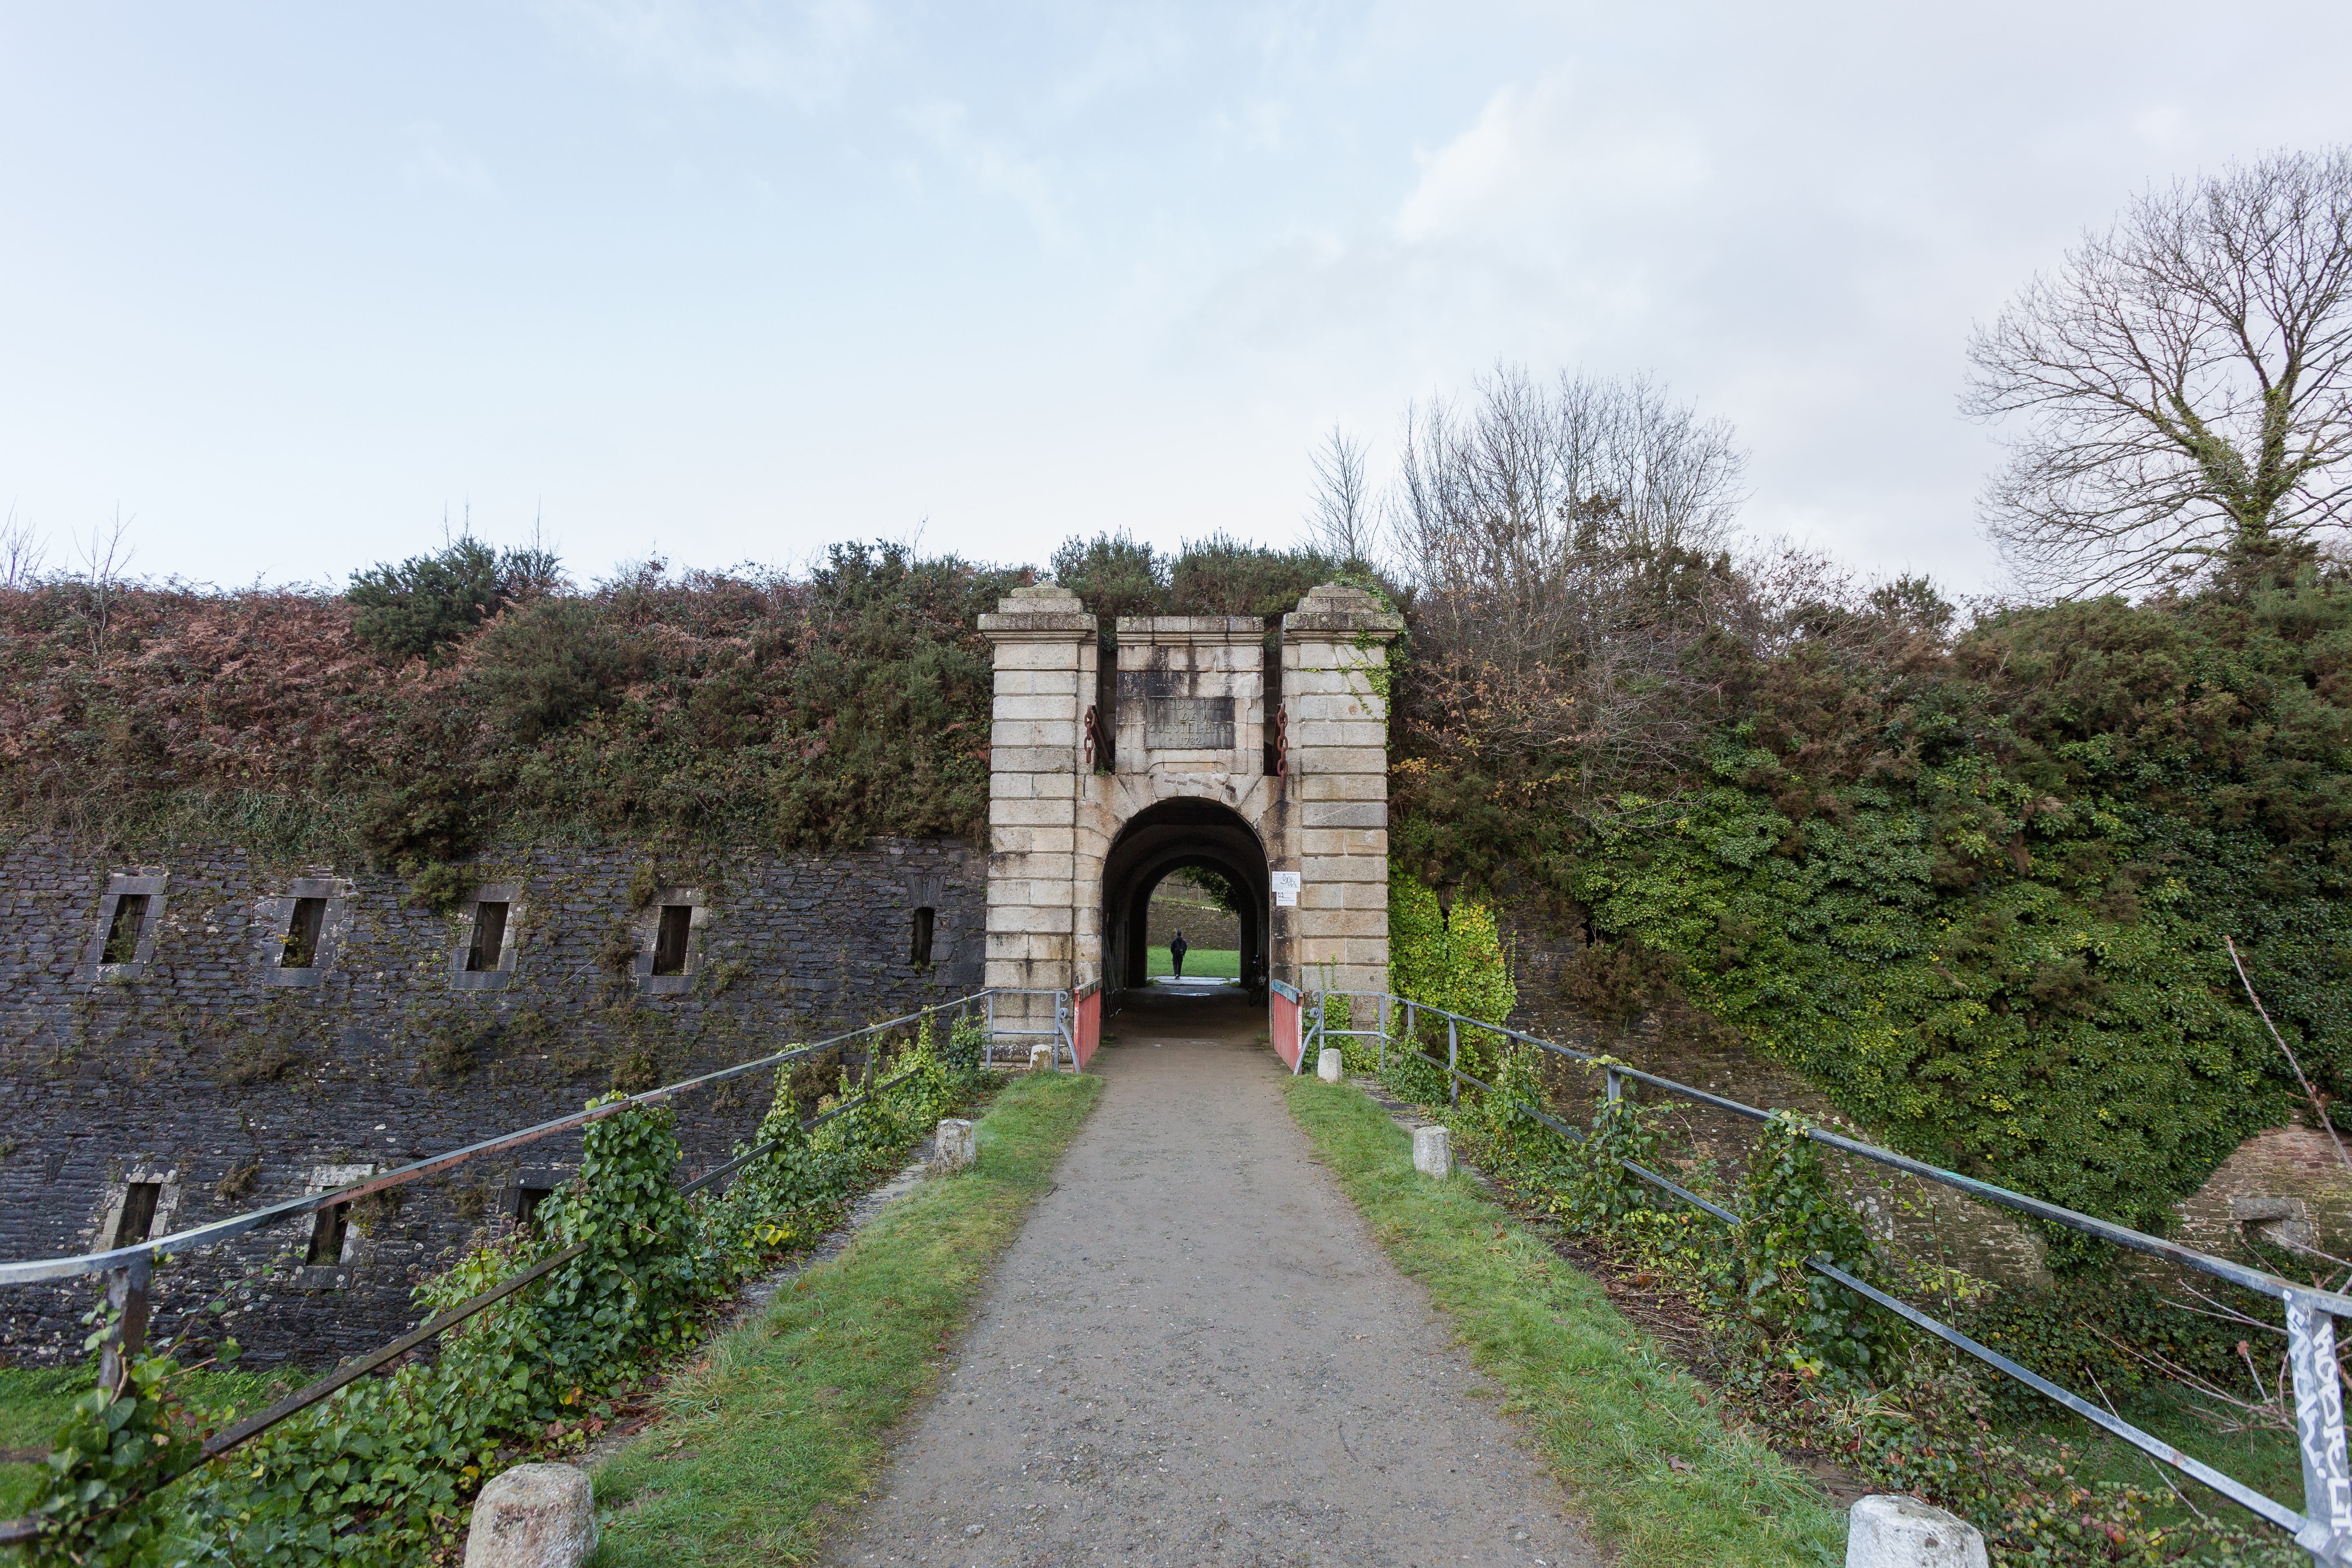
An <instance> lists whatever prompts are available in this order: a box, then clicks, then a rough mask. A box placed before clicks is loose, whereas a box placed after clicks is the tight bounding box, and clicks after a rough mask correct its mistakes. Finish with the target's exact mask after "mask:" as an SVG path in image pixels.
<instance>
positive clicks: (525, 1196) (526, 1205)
mask: <svg viewBox="0 0 2352 1568" xmlns="http://www.w3.org/2000/svg"><path fill="white" fill-rule="evenodd" d="M554 1190H555V1189H554V1188H553V1187H517V1188H516V1189H515V1198H514V1221H515V1228H516V1229H517V1230H521V1229H523V1228H525V1227H526V1226H530V1225H531V1224H532V1223H533V1220H534V1216H535V1215H538V1213H539V1205H541V1204H542V1203H545V1202H546V1201H547V1194H550V1193H551V1192H553V1191H554Z"/></svg>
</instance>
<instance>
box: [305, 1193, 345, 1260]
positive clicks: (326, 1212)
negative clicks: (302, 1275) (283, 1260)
mask: <svg viewBox="0 0 2352 1568" xmlns="http://www.w3.org/2000/svg"><path fill="white" fill-rule="evenodd" d="M351 1218H352V1205H349V1204H337V1205H334V1206H333V1207H331V1208H323V1209H320V1211H319V1214H318V1217H317V1218H316V1220H314V1221H313V1222H312V1224H311V1226H310V1251H309V1252H307V1253H305V1254H304V1255H303V1257H302V1266H303V1267H304V1268H333V1267H334V1266H335V1265H336V1264H338V1263H341V1261H342V1260H343V1232H344V1231H345V1230H346V1229H347V1228H348V1227H349V1226H350V1225H351Z"/></svg>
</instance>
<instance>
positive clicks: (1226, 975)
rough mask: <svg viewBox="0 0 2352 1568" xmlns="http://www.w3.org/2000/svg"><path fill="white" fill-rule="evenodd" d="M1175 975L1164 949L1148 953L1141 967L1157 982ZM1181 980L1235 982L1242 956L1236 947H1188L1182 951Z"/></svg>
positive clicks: (1171, 961)
mask: <svg viewBox="0 0 2352 1568" xmlns="http://www.w3.org/2000/svg"><path fill="white" fill-rule="evenodd" d="M1144 973H1145V976H1146V978H1148V979H1152V980H1157V979H1159V978H1160V976H1162V975H1171V974H1174V973H1176V963H1175V961H1174V960H1173V959H1171V957H1170V956H1169V954H1168V950H1167V949H1166V948H1164V947H1155V948H1153V949H1152V950H1151V957H1150V962H1149V963H1146V964H1145V966H1144ZM1184 977H1185V978H1186V979H1188V980H1190V979H1194V978H1199V979H1202V980H1239V979H1240V978H1241V977H1242V955H1241V952H1240V950H1239V949H1237V948H1231V947H1188V948H1186V949H1185V950H1184Z"/></svg>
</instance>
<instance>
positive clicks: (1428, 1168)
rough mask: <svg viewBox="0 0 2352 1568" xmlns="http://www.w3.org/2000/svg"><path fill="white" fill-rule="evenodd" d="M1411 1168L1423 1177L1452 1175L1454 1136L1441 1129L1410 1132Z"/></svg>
mask: <svg viewBox="0 0 2352 1568" xmlns="http://www.w3.org/2000/svg"><path fill="white" fill-rule="evenodd" d="M1412 1168H1413V1169H1414V1170H1416V1171H1419V1172H1420V1173H1422V1174H1423V1175H1424V1176H1438V1177H1445V1176H1450V1175H1452V1174H1453V1173H1454V1135H1453V1134H1452V1133H1450V1132H1448V1131H1446V1130H1445V1129H1444V1128H1443V1127H1416V1128H1414V1129H1413V1130H1412Z"/></svg>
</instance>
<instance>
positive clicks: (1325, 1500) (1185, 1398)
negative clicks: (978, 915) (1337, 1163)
mask: <svg viewBox="0 0 2352 1568" xmlns="http://www.w3.org/2000/svg"><path fill="white" fill-rule="evenodd" d="M1188 1013H1189V1014H1190V1015H1191V1016H1186V1015H1187V1014H1188ZM1220 1015H1222V1016H1220ZM1114 1027H1115V1029H1116V1030H1117V1032H1118V1035H1119V1036H1120V1037H1121V1038H1122V1040H1123V1042H1124V1043H1122V1044H1121V1045H1119V1046H1118V1047H1112V1048H1107V1049H1106V1050H1104V1052H1103V1053H1102V1054H1101V1055H1100V1056H1099V1057H1097V1058H1096V1067H1097V1070H1098V1071H1100V1072H1101V1073H1102V1075H1103V1077H1104V1078H1105V1079H1107V1080H1108V1084H1107V1089H1106V1092H1105V1094H1104V1096H1103V1101H1102V1105H1101V1107H1100V1109H1098V1110H1097V1111H1096V1112H1095V1115H1094V1119H1093V1121H1091V1122H1090V1123H1089V1124H1088V1126H1087V1130H1086V1131H1085V1132H1084V1133H1082V1134H1081V1135H1080V1137H1079V1140H1078V1142H1077V1143H1076V1146H1074V1147H1073V1148H1072V1150H1071V1152H1070V1154H1069V1156H1068V1159H1067V1160H1066V1162H1065V1163H1064V1165H1063V1168H1062V1172H1061V1177H1060V1183H1059V1185H1058V1186H1057V1187H1056V1188H1055V1191H1054V1192H1052V1193H1050V1194H1047V1195H1046V1197H1045V1199H1044V1200H1043V1201H1042V1202H1040V1203H1039V1205H1037V1208H1036V1210H1035V1211H1034V1213H1033V1214H1032V1215H1031V1216H1030V1219H1029V1223H1028V1226H1027V1228H1026V1229H1025V1230H1024V1231H1023V1233H1022V1236H1021V1238H1020V1240H1019V1241H1017V1242H1016V1243H1014V1245H1013V1249H1012V1250H1011V1251H1010V1252H1009V1253H1008V1254H1007V1255H1006V1257H1005V1260H1004V1262H1003V1264H1002V1265H1001V1266H1000V1268H999V1270H998V1273H997V1276H996V1278H995V1279H994V1280H993V1281H992V1285H991V1288H990V1296H989V1300H988V1304H987V1305H986V1306H985V1307H984V1308H983V1309H982V1315H981V1317H980V1320H979V1321H978V1322H977V1323H976V1324H975V1325H974V1327H973V1330H972V1332H971V1336H970V1338H969V1340H968V1342H966V1343H965V1345H964V1346H963V1347H962V1350H961V1354H960V1356H959V1358H958V1361H957V1363H956V1364H955V1369H954V1370H953V1371H952V1372H951V1373H950V1376H949V1378H948V1381H947V1384H946V1387H945V1391H944V1392H943V1393H942V1394H941V1395H940V1399H939V1401H938V1402H937V1403H936V1404H935V1405H933V1406H932V1408H931V1409H930V1410H929V1413H928V1414H927V1415H924V1416H923V1417H922V1418H921V1419H920V1421H919V1423H918V1424H917V1426H916V1427H915V1428H914V1430H913V1431H912V1432H911V1433H910V1434H909V1435H908V1437H907V1438H906V1440H905V1442H904V1443H903V1444H902V1445H901V1446H900V1447H899V1448H898V1453H897V1455H896V1456H895V1458H894V1460H893V1462H892V1466H891V1468H890V1470H889V1472H888V1473H887V1475H886V1476H885V1478H884V1479H883V1483H882V1489H881V1491H882V1495H881V1496H880V1497H878V1498H877V1500H876V1501H875V1502H874V1503H873V1504H872V1505H871V1506H870V1507H868V1508H867V1509H866V1510H865V1511H864V1512H863V1513H862V1514H860V1515H859V1516H857V1517H856V1519H855V1520H853V1521H849V1523H848V1524H847V1525H846V1526H845V1529H844V1531H843V1532H842V1534H841V1535H840V1536H839V1537H838V1538H837V1539H836V1540H835V1541H834V1542H832V1544H831V1547H830V1549H829V1550H828V1552H826V1561H828V1562H831V1563H842V1564H853V1563H854V1564H865V1563H926V1564H958V1565H961V1564H987V1565H990V1568H997V1565H1008V1568H1009V1565H1019V1568H1034V1565H1045V1564H1074V1565H1075V1564H1088V1563H1165V1564H1171V1565H1176V1564H1187V1565H1189V1564H1196V1563H1234V1564H1243V1563H1246V1564H1274V1563H1377V1564H1396V1565H1400V1568H1402V1565H1407V1564H1412V1565H1419V1564H1434V1563H1465V1562H1468V1563H1513V1564H1534V1563H1541V1564H1546V1565H1548V1568H1559V1564H1563V1563H1574V1564H1586V1563H1597V1562H1599V1561H1601V1559H1600V1557H1599V1556H1598V1555H1597V1554H1596V1553H1595V1552H1593V1550H1592V1548H1591V1546H1590V1545H1589V1544H1587V1543H1586V1542H1584V1541H1583V1538H1582V1537H1581V1535H1580V1532H1579V1531H1578V1530H1577V1527H1576V1526H1575V1525H1574V1523H1573V1522H1572V1521H1570V1520H1569V1518H1568V1516H1567V1512H1566V1508H1565V1504H1564V1500H1563V1499H1562V1497H1561V1495H1560V1493H1559V1489H1558V1487H1557V1486H1556V1485H1554V1484H1553V1482H1552V1481H1551V1479H1550V1478H1549V1476H1548V1475H1547V1474H1546V1473H1545V1472H1544V1471H1543V1470H1542V1468H1541V1467H1540V1466H1539V1465H1538V1463H1537V1461H1536V1460H1534V1459H1533V1458H1530V1457H1529V1456H1528V1455H1527V1454H1526V1453H1524V1452H1522V1451H1521V1450H1520V1449H1519V1448H1518V1447H1517V1444H1516V1440H1515V1436H1514V1431H1513V1428H1512V1427H1511V1426H1509V1424H1508V1423H1507V1422H1506V1421H1505V1420H1504V1419H1503V1418H1502V1417H1501V1416H1500V1415H1497V1414H1496V1412H1495V1410H1494V1409H1493V1408H1492V1406H1491V1405H1488V1404H1486V1403H1484V1402H1483V1399H1484V1398H1485V1397H1487V1396H1488V1394H1489V1391H1488V1390H1487V1389H1486V1388H1485V1387H1482V1385H1481V1384H1482V1380H1480V1379H1479V1378H1478V1377H1477V1376H1476V1375H1475V1373H1473V1372H1472V1371H1471V1369H1470V1367H1469V1364H1468V1362H1467V1359H1466V1358H1465V1356H1464V1355H1463V1353H1462V1352H1460V1351H1459V1350H1458V1349H1457V1348H1456V1347H1455V1346H1454V1344H1453V1342H1451V1340H1450V1339H1449V1338H1448V1336H1447V1334H1446V1331H1445V1329H1444V1325H1443V1323H1442V1321H1441V1320H1440V1319H1439V1318H1438V1317H1437V1316H1436V1314H1435V1313H1433V1311H1432V1310H1430V1308H1429V1305H1428V1302H1427V1300H1426V1298H1425V1297H1424V1295H1423V1292H1422V1291H1421V1289H1420V1288H1419V1287H1418V1286H1416V1285H1414V1284H1413V1283H1412V1281H1410V1280H1408V1279H1405V1278H1404V1277H1403V1276H1402V1275H1400V1274H1399V1273H1398V1272H1397V1271H1396V1269H1395V1268H1393V1267H1392V1266H1391V1264H1390V1263H1389V1261H1388V1259H1387V1258H1385V1257H1384V1256H1382V1254H1381V1251H1380V1249H1379V1247H1377V1246H1376V1245H1375V1244H1374V1242H1373V1240H1372V1238H1371V1237H1370V1233H1369V1232H1368V1231H1367V1229H1366V1227H1365V1226H1364V1223H1363V1221H1362V1219H1361V1218H1360V1216H1359V1215H1357V1213H1356V1211H1355V1209H1354V1207H1353V1206H1352V1205H1349V1202H1348V1201H1347V1199H1346V1198H1345V1197H1344V1196H1342V1195H1341V1194H1340V1193H1339V1188H1338V1187H1337V1185H1336V1184H1334V1183H1333V1182H1332V1181H1331V1179H1330V1177H1329V1175H1328V1173H1326V1172H1325V1171H1324V1169H1323V1167H1321V1166H1320V1165H1318V1164H1317V1163H1314V1161H1313V1159H1312V1158H1311V1156H1310V1154H1309V1152H1308V1147H1307V1139H1306V1137H1305V1135H1304V1134H1303V1133H1301V1132H1300V1131H1298V1129H1297V1125H1296V1124H1295V1123H1294V1122H1293V1121H1291V1120H1290V1116H1289V1113H1288V1111H1287V1110H1286V1109H1285V1108H1284V1105H1283V1102H1282V1098H1281V1087H1280V1086H1281V1078H1280V1068H1279V1066H1278V1064H1277V1063H1276V1060H1275V1058H1274V1056H1273V1054H1272V1053H1271V1052H1270V1051H1268V1050H1267V1049H1266V1048H1265V1047H1263V1046H1260V1045H1255V1044H1252V1043H1249V1042H1250V1041H1251V1038H1252V1036H1253V1035H1254V1033H1255V1031H1256V1030H1259V1029H1262V1028H1263V1027H1264V1015H1263V1013H1261V1012H1258V1011H1256V1010H1254V1009H1253V1010H1250V1011H1248V1012H1241V1011H1239V1010H1238V1009H1234V1008H1230V1007H1222V1008H1221V1007H1217V1006H1214V1005H1208V1006H1201V1005H1194V1006H1192V1007H1190V1008H1186V1007H1181V1006H1180V1007H1175V1008H1171V1009H1169V1010H1168V1011H1167V1012H1163V1013H1160V1014H1156V1015H1148V1016H1140V1017H1139V1015H1138V1014H1137V1013H1136V1012H1134V1011H1129V1013H1127V1014H1125V1015H1123V1016H1121V1017H1119V1018H1118V1020H1116V1022H1115V1024H1114ZM1180 1031H1182V1032H1181V1033H1180Z"/></svg>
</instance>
